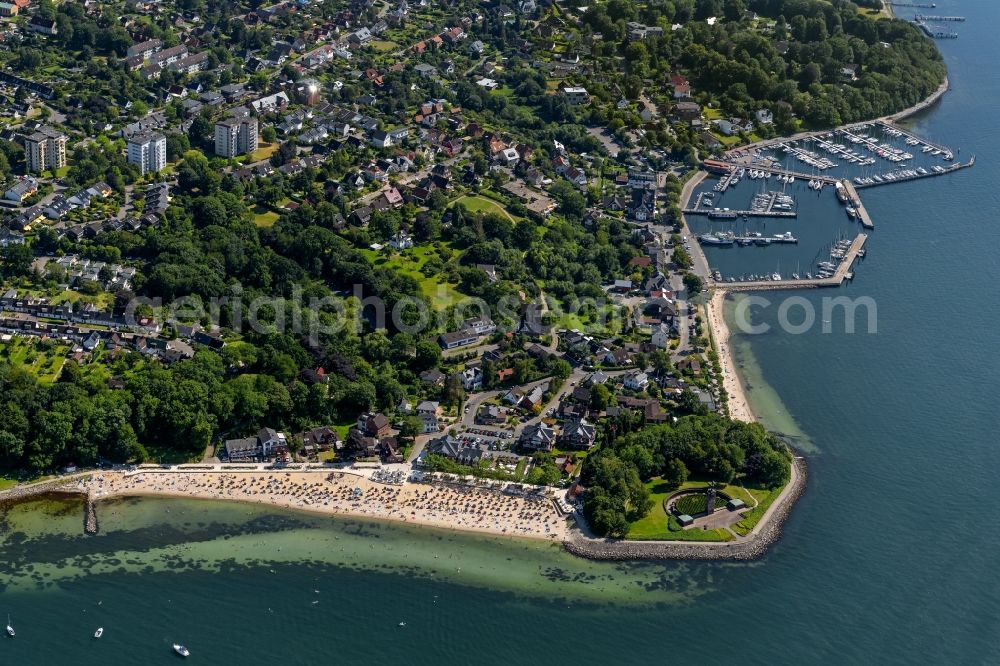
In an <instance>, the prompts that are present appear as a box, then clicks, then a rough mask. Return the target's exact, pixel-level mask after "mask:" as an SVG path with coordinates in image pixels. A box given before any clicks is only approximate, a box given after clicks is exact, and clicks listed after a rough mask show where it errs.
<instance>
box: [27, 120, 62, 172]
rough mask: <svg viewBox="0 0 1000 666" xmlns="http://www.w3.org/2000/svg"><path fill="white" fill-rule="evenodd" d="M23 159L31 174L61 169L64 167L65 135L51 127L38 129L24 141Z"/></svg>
mask: <svg viewBox="0 0 1000 666" xmlns="http://www.w3.org/2000/svg"><path fill="white" fill-rule="evenodd" d="M24 159H25V162H26V163H27V169H28V171H31V172H35V173H40V172H42V171H45V170H46V169H52V170H53V171H54V170H56V169H61V168H62V167H64V166H66V135H65V134H63V133H62V132H60V131H58V130H55V129H53V128H51V127H47V126H46V127H39V128H38V130H36V131H35V132H34V134H32V135H31V136H29V137H27V138H26V139H25V140H24Z"/></svg>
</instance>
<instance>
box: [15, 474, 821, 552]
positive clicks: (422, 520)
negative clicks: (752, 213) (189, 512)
mask: <svg viewBox="0 0 1000 666" xmlns="http://www.w3.org/2000/svg"><path fill="white" fill-rule="evenodd" d="M391 467H393V468H399V469H398V470H395V471H397V472H400V473H402V474H403V476H401V477H397V478H401V479H405V478H406V475H407V474H408V473H409V469H410V468H409V467H408V466H406V465H395V466H391ZM392 471H393V470H389V469H387V468H378V467H376V468H366V469H350V468H343V469H338V470H331V469H330V468H329V467H325V466H319V465H310V466H304V465H303V466H302V469H295V470H286V469H281V468H274V467H273V466H268V465H231V466H230V465H180V466H155V465H150V466H144V467H143V468H137V469H134V470H130V471H127V470H115V471H110V470H104V471H101V470H99V471H92V472H81V473H78V474H74V475H69V476H66V477H61V478H58V479H52V480H49V481H46V482H42V483H36V484H26V485H23V486H18V487H15V488H13V489H10V490H7V491H4V492H3V493H0V502H3V503H5V504H7V503H16V502H20V501H25V500H28V499H31V498H32V497H37V496H43V495H46V494H48V493H59V494H71V495H78V496H81V497H83V498H84V499H85V511H84V517H85V525H84V531H85V532H86V533H87V534H93V533H96V531H97V509H98V508H99V507H100V505H101V504H102V503H103V502H105V501H108V500H112V499H116V498H124V497H173V498H180V499H205V500H217V501H229V502H232V501H236V502H243V503H247V504H258V505H266V506H273V507H276V508H286V509H292V510H301V511H308V512H312V513H320V514H326V515H339V516H349V517H355V518H362V519H370V520H387V521H393V522H401V523H407V524H411V525H420V526H427V527H433V528H438V529H447V530H456V531H466V532H485V533H488V534H494V535H497V536H508V537H515V538H529V539H538V540H545V541H548V542H553V543H562V544H563V545H564V547H565V548H566V550H568V551H569V552H571V553H574V554H577V555H580V556H583V557H587V558H590V559H614V560H626V559H632V560H642V559H738V560H744V559H752V558H754V557H759V556H760V555H761V554H763V552H764V550H765V549H766V547H767V545H768V544H769V543H771V542H772V541H774V540H775V539H776V538H777V536H778V534H779V533H780V523H781V521H783V520H784V518H785V516H787V514H788V511H789V510H790V508H791V504H792V503H794V500H795V498H797V497H798V495H799V494H801V492H802V488H803V487H804V485H805V464H804V461H802V460H801V459H796V460H795V461H794V464H793V469H792V477H791V480H790V482H789V484H788V485H787V486H786V487H785V489H784V490H783V491H782V492H781V494H780V495H779V496H778V498H777V499H776V500H775V501H774V503H773V504H772V505H771V507H769V508H768V510H767V511H766V512H765V513H764V515H763V516H762V517H761V519H760V521H759V522H758V524H757V526H756V527H755V528H754V529H753V531H751V532H750V533H749V534H748V535H746V536H745V537H737V538H736V540H735V541H733V542H725V543H718V542H690V541H685V542H669V541H658V542H644V541H627V540H613V539H599V538H593V537H588V536H586V527H585V521H583V519H582V516H580V515H579V510H576V511H574V510H573V509H572V507H571V506H570V505H569V504H568V503H567V501H566V497H565V490H557V489H555V488H547V487H541V486H527V485H523V484H516V483H506V482H495V481H489V480H484V479H472V478H466V479H458V478H451V477H445V476H426V477H422V478H421V479H420V480H419V481H412V480H400V481H398V482H387V481H384V480H377V479H384V478H385V477H386V476H391V472H392ZM380 473H381V476H380ZM571 517H575V518H576V520H577V523H578V526H577V527H571V526H570V524H569V523H570V519H571ZM579 525H583V527H580V526H579Z"/></svg>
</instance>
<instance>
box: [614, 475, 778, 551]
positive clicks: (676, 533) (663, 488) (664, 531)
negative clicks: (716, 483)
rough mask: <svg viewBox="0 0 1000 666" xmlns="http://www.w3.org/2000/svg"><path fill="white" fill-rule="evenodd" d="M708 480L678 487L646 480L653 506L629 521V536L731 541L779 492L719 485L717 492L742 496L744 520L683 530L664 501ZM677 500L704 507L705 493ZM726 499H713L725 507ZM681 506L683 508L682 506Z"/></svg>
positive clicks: (745, 530) (750, 526)
mask: <svg viewBox="0 0 1000 666" xmlns="http://www.w3.org/2000/svg"><path fill="white" fill-rule="evenodd" d="M708 486H709V482H708V481H688V482H687V483H684V484H683V485H681V486H680V487H679V488H675V487H670V486H669V485H668V484H667V483H666V482H664V481H663V480H661V479H652V480H650V481H649V482H647V484H646V487H647V488H649V493H650V499H651V500H653V506H652V508H651V509H650V510H649V513H647V514H646V515H645V516H643V517H642V518H640V519H639V520H637V521H635V522H633V523H632V525H631V526H630V527H629V531H628V536H627V537H626V538H628V539H635V540H640V541H658V540H659V541H731V540H732V539H734V538H735V537H734V536H733V534H732V532H735V533H736V534H739V535H740V536H745V535H747V534H749V533H750V531H751V530H752V529H753V528H754V526H755V525H756V524H757V523H758V522H759V521H760V519H761V517H763V515H764V513H765V512H766V511H767V509H768V507H769V506H771V503H772V502H774V500H775V499H776V498H777V497H778V495H779V494H781V490H782V489H781V488H775V489H774V490H771V489H767V488H757V487H750V488H744V487H743V486H734V485H727V486H723V487H721V488H719V489H718V490H719V492H720V493H722V494H724V495H726V496H728V497H731V498H733V499H741V500H743V502H744V503H746V505H747V506H748V507H754V505H755V504H756V508H752V509H749V510H748V511H747V512H746V514H745V515H744V517H743V519H742V520H740V521H739V522H737V523H736V524H735V525H733V526H732V527H731V528H730V530H732V532H730V530H726V529H713V530H704V529H698V528H691V529H684V528H682V527H681V525H680V523H678V522H677V519H676V518H674V517H673V516H668V515H667V500H668V499H669V498H670V497H672V496H674V495H676V494H677V493H678V492H681V491H685V490H702V489H705V488H708ZM679 501H687V502H688V503H690V504H692V505H693V506H699V507H704V504H705V496H704V495H703V494H700V493H699V494H693V495H690V496H688V497H685V498H681V499H680V500H679ZM724 504H725V502H724V501H723V502H720V501H719V500H718V499H717V500H716V506H717V507H719V506H724ZM682 509H683V507H682Z"/></svg>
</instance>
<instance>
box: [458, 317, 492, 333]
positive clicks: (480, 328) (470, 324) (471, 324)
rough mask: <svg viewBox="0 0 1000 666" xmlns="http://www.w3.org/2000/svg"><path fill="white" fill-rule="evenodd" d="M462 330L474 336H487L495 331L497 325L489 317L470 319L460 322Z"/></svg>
mask: <svg viewBox="0 0 1000 666" xmlns="http://www.w3.org/2000/svg"><path fill="white" fill-rule="evenodd" d="M462 328H463V329H465V330H467V331H474V332H475V333H476V335H489V334H491V333H493V332H494V331H495V330H497V325H496V324H494V323H493V320H492V319H490V318H489V317H470V318H468V319H466V320H465V321H463V322H462Z"/></svg>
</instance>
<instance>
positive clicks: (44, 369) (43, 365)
mask: <svg viewBox="0 0 1000 666" xmlns="http://www.w3.org/2000/svg"><path fill="white" fill-rule="evenodd" d="M69 349H70V348H69V345H66V344H62V343H55V342H44V343H43V342H42V341H41V340H37V339H35V338H14V339H12V340H11V341H9V342H5V343H0V360H3V361H8V362H9V363H10V364H11V365H13V366H15V367H20V368H24V369H25V370H28V371H29V372H31V373H32V374H33V375H35V376H36V377H37V378H38V380H39V381H40V382H45V383H52V382H54V381H55V380H56V377H58V375H59V371H60V370H61V369H62V364H63V361H64V360H65V359H66V354H67V353H68V352H69Z"/></svg>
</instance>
